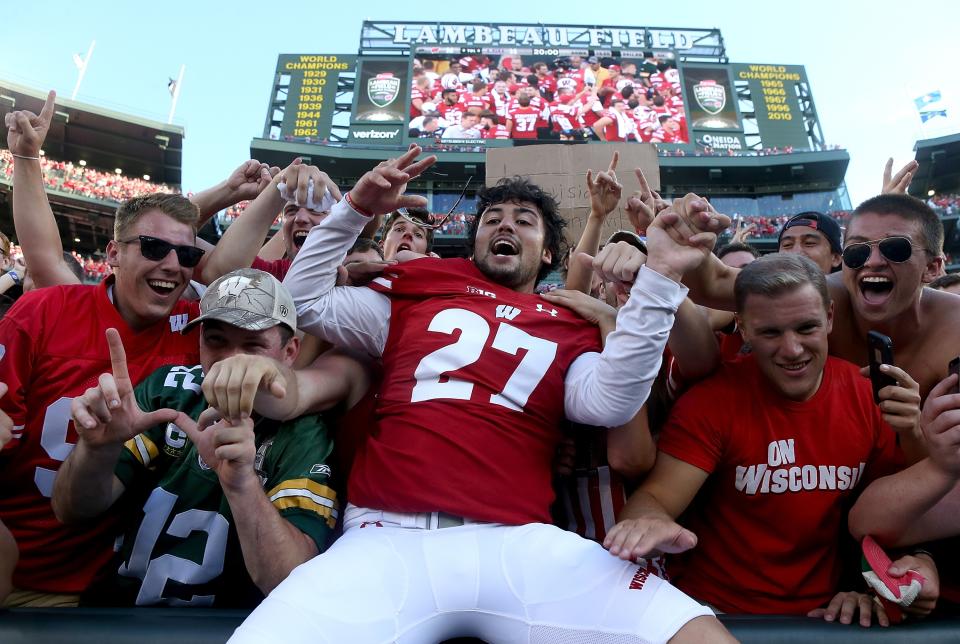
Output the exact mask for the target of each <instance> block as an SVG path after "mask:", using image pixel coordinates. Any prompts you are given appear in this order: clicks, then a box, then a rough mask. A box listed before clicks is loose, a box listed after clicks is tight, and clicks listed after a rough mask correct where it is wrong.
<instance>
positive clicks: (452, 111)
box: [437, 89, 463, 127]
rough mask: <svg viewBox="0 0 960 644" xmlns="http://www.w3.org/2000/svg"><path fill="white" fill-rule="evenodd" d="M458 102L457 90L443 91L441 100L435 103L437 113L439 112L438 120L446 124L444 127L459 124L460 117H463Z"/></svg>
mask: <svg viewBox="0 0 960 644" xmlns="http://www.w3.org/2000/svg"><path fill="white" fill-rule="evenodd" d="M458 101H459V94H457V90H455V89H444V90H443V100H442V101H440V102H439V103H437V111H438V112H440V118H442V119H443V120H444V121H445V122H446V123H445V125H444V127H450V126H451V125H459V124H460V117H461V116H463V110H462V109H461V108H460V104H459V102H458Z"/></svg>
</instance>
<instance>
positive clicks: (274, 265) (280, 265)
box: [250, 257, 293, 282]
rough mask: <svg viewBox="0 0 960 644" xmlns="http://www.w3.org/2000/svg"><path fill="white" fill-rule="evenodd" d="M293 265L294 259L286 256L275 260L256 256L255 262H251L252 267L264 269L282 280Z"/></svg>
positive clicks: (259, 269)
mask: <svg viewBox="0 0 960 644" xmlns="http://www.w3.org/2000/svg"><path fill="white" fill-rule="evenodd" d="M292 265H293V260H292V259H287V258H286V257H281V258H280V259H274V260H266V259H262V258H260V257H254V258H253V263H252V264H250V268H255V269H257V270H258V271H263V272H264V273H270V274H271V275H273V276H274V277H276V278H277V279H278V280H280V281H281V282H282V281H283V278H284V277H286V276H287V271H289V270H290V267H291V266H292Z"/></svg>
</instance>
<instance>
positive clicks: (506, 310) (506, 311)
mask: <svg viewBox="0 0 960 644" xmlns="http://www.w3.org/2000/svg"><path fill="white" fill-rule="evenodd" d="M518 315H520V309H518V308H516V307H513V306H508V305H506V304H501V305H499V306H497V317H498V318H507V319H508V320H512V319H513V318H515V317H517V316H518Z"/></svg>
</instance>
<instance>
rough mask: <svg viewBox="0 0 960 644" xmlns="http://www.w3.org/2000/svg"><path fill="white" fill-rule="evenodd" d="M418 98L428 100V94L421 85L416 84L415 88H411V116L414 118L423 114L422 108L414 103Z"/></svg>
mask: <svg viewBox="0 0 960 644" xmlns="http://www.w3.org/2000/svg"><path fill="white" fill-rule="evenodd" d="M418 98H419V99H420V100H421V101H425V100H427V98H428V96H427V95H426V94H424V93H423V92H422V91H420V88H419V87H417V86H416V85H414V86H413V89H411V90H410V118H412V119H413V118H417V117H418V116H420V115H421V114H422V112H421V111H420V108H419V107H417V106H416V105H414V104H413V102H414V101H415V100H417V99H418Z"/></svg>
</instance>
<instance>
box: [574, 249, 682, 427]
mask: <svg viewBox="0 0 960 644" xmlns="http://www.w3.org/2000/svg"><path fill="white" fill-rule="evenodd" d="M686 295H687V288H686V287H684V286H682V285H680V284H677V283H676V282H674V281H673V280H671V279H669V278H667V277H664V276H663V275H660V274H659V273H657V272H656V271H654V270H652V269H649V268H647V267H646V266H644V267H642V268H641V269H640V272H639V273H638V274H637V279H636V281H635V282H634V284H633V288H631V290H630V299H629V300H627V304H626V305H625V306H624V307H623V308H622V309H620V312H619V313H618V314H617V328H616V330H615V331H614V332H613V333H611V334H610V335H609V336H607V342H606V345H605V347H604V349H603V352H602V353H596V352H590V353H585V354H583V355H581V356H579V357H578V358H577V359H576V360H574V361H573V364H571V365H570V368H569V369H568V370H567V375H566V379H565V381H564V385H565V386H564V392H563V393H564V408H565V411H566V415H567V418H569V419H570V420H572V421H574V422H577V423H583V424H585V425H596V426H599V427H619V426H620V425H623V424H624V423H626V422H627V421H629V420H630V419H631V418H633V417H634V416H636V414H637V412H638V411H640V407H641V406H643V403H644V402H646V400H647V397H648V396H649V395H650V387H651V386H652V385H653V380H654V378H656V377H657V373H658V372H659V371H660V362H661V360H662V358H663V351H664V349H665V348H666V346H667V339H668V338H669V337H670V329H671V328H672V327H673V319H674V316H675V315H676V312H677V308H678V307H679V306H680V304H681V302H683V299H684V298H685V297H686Z"/></svg>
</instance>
